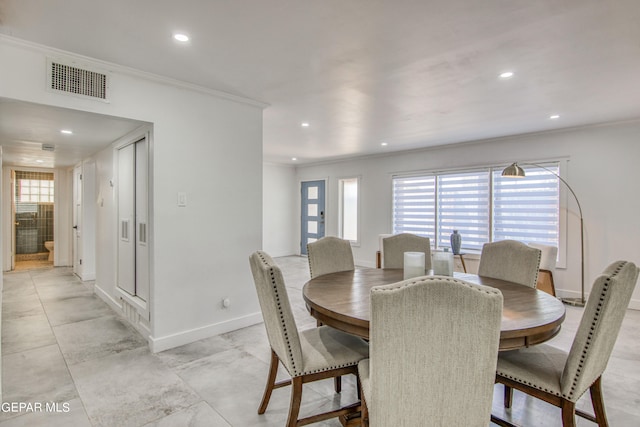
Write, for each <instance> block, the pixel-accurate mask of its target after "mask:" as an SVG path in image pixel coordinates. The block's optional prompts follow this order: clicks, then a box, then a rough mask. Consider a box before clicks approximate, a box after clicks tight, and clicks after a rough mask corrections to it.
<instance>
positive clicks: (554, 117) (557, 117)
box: [549, 114, 560, 120]
mask: <svg viewBox="0 0 640 427" xmlns="http://www.w3.org/2000/svg"><path fill="white" fill-rule="evenodd" d="M549 118H550V119H551V120H555V119H559V118H560V116H559V115H558V114H554V115H552V116H549Z"/></svg>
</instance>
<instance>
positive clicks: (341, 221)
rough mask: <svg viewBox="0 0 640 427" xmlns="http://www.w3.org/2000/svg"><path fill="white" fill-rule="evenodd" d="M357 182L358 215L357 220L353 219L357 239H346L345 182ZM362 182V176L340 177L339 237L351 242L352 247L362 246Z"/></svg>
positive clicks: (356, 207) (356, 205)
mask: <svg viewBox="0 0 640 427" xmlns="http://www.w3.org/2000/svg"><path fill="white" fill-rule="evenodd" d="M353 181H354V182H355V184H356V201H355V209H356V214H355V218H352V220H355V228H356V239H355V240H353V239H346V238H345V237H344V235H345V233H344V227H345V222H346V221H345V191H344V184H345V182H353ZM360 182H361V176H360V175H356V176H344V177H339V178H338V236H339V237H340V238H341V239H346V240H349V242H351V245H352V246H360V223H361V221H360V215H361V214H360V212H361V211H362V210H361V209H360V200H361V196H360V195H361V191H362V186H361V185H360Z"/></svg>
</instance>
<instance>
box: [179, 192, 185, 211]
mask: <svg viewBox="0 0 640 427" xmlns="http://www.w3.org/2000/svg"><path fill="white" fill-rule="evenodd" d="M178 206H180V207H185V206H187V193H185V192H182V191H181V192H178Z"/></svg>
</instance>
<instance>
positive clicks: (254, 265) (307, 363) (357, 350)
mask: <svg viewBox="0 0 640 427" xmlns="http://www.w3.org/2000/svg"><path fill="white" fill-rule="evenodd" d="M249 263H250V265H251V272H252V274H253V279H254V282H255V285H256V291H257V292H258V300H259V301H260V308H261V309H262V315H263V317H264V325H265V327H266V329H267V336H268V337H269V344H270V345H271V367H270V368H269V376H268V379H267V385H266V387H265V390H264V396H263V398H262V402H261V403H260V408H259V409H258V413H259V414H264V412H265V411H266V410H267V405H268V404H269V399H270V398H271V392H272V391H273V389H275V388H280V387H283V386H286V385H289V384H291V385H292V390H291V404H290V407H289V417H288V420H287V424H286V426H287V427H294V426H297V425H305V424H308V423H311V422H318V421H322V420H326V419H329V418H334V417H337V416H340V415H343V414H346V413H350V412H354V411H356V410H357V409H358V407H359V405H358V404H355V405H351V406H349V407H345V408H341V409H338V410H334V411H330V412H327V413H324V414H318V415H313V416H311V417H307V418H304V419H300V420H299V419H298V413H299V411H300V402H301V399H302V385H303V384H304V383H308V382H311V381H316V380H321V379H325V378H332V377H334V378H335V377H337V376H340V375H346V374H357V364H358V361H360V360H362V359H364V358H365V357H367V355H368V345H367V343H366V342H364V341H363V340H362V339H360V338H357V337H355V336H352V335H349V334H345V333H343V332H340V331H338V330H336V329H333V328H330V327H328V326H321V327H319V328H314V329H308V330H304V331H300V332H298V329H297V327H296V322H295V319H294V317H293V313H292V311H291V306H290V304H289V298H288V296H287V289H286V287H285V283H284V279H283V276H282V272H281V271H280V268H278V266H277V265H276V264H275V263H274V262H273V260H272V259H271V257H270V256H269V255H267V254H266V253H265V252H261V251H258V252H255V253H253V254H252V255H251V257H250V258H249ZM278 362H281V363H282V365H283V366H284V367H285V369H286V370H287V372H288V373H289V375H290V376H291V380H286V381H282V382H279V383H276V374H277V373H278Z"/></svg>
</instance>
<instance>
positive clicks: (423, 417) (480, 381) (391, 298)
mask: <svg viewBox="0 0 640 427" xmlns="http://www.w3.org/2000/svg"><path fill="white" fill-rule="evenodd" d="M501 316H502V294H501V293H500V291H498V290H496V289H493V288H490V287H486V286H478V285H474V284H470V283H467V282H464V281H461V280H456V279H453V278H444V277H440V276H429V277H420V278H416V279H412V280H406V281H404V282H399V283H395V284H392V285H386V286H378V287H374V288H373V289H372V290H371V323H370V325H371V326H370V342H369V344H370V359H367V360H363V361H362V362H360V363H359V364H358V374H359V375H360V382H361V387H362V389H363V393H362V396H363V405H362V406H363V420H364V423H363V425H367V419H368V425H370V426H373V427H388V426H406V427H413V426H467V427H468V426H487V425H488V424H489V420H490V415H491V403H492V400H493V384H494V381H495V366H496V359H497V353H498V345H499V341H500V321H501Z"/></svg>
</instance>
